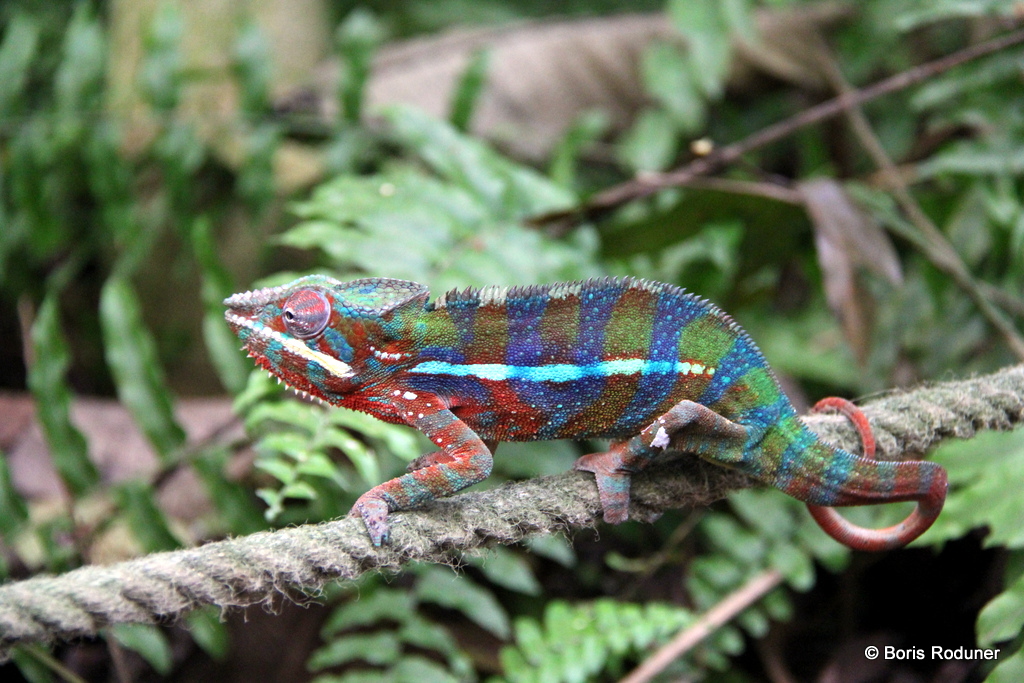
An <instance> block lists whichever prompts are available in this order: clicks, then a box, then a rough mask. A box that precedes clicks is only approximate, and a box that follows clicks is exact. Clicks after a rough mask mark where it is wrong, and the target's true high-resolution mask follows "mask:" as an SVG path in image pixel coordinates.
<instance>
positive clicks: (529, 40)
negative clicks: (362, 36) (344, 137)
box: [283, 5, 848, 161]
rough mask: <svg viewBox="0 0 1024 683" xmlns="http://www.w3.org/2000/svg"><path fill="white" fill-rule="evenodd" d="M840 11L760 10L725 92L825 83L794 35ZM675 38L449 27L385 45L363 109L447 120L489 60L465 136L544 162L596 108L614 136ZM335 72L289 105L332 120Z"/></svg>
mask: <svg viewBox="0 0 1024 683" xmlns="http://www.w3.org/2000/svg"><path fill="white" fill-rule="evenodd" d="M847 13H848V10H847V8H846V7H845V6H843V5H826V6H823V7H821V8H816V9H815V10H814V11H808V10H804V11H801V12H796V11H779V10H760V11H758V12H757V14H756V20H757V28H758V32H759V35H760V39H759V41H758V42H757V43H756V44H737V46H736V47H737V55H736V60H735V62H734V64H733V68H732V71H731V72H730V76H729V87H730V88H733V89H739V88H746V87H750V86H751V84H752V82H753V80H754V78H755V76H756V75H757V74H768V75H771V76H772V77H774V78H777V79H779V80H782V81H785V82H789V83H792V84H794V85H796V86H798V87H805V88H812V89H820V88H823V87H825V81H824V79H823V78H822V77H821V75H820V69H819V68H818V65H817V63H816V58H817V56H816V55H815V54H813V53H810V52H808V51H807V50H805V49H803V48H802V47H801V46H802V45H804V44H805V41H802V40H794V36H800V35H806V34H807V33H808V32H820V31H823V30H825V29H827V28H828V27H829V26H831V25H834V24H835V23H836V22H837V21H838V20H840V19H841V18H843V17H844V16H846V14H847ZM659 40H660V41H678V42H681V40H682V39H681V38H680V37H679V36H678V34H677V33H676V32H675V31H674V30H673V29H672V27H671V26H670V24H669V21H668V20H667V18H666V17H665V16H664V15H663V14H626V15H616V16H610V17H601V18H594V19H578V20H571V21H545V22H525V23H520V24H515V25H512V26H507V27H499V28H482V29H472V30H465V29H462V30H456V31H451V32H448V33H443V34H440V35H437V36H430V37H425V38H418V39H415V40H410V41H406V42H401V43H394V44H391V45H387V46H385V47H384V48H382V49H381V51H380V52H379V53H378V55H377V58H376V59H375V61H374V66H373V71H372V74H371V78H370V82H369V86H368V91H367V104H368V105H369V106H370V107H371V108H372V107H375V106H380V105H387V104H395V103H399V102H401V103H408V104H414V105H415V106H417V107H420V108H422V109H424V110H425V111H427V112H428V113H430V114H431V115H433V116H436V117H439V118H444V117H446V116H447V115H448V113H449V107H450V104H451V101H452V97H453V92H454V89H455V88H456V87H457V85H458V82H459V79H460V77H461V76H462V74H463V73H464V72H465V70H466V68H467V66H468V65H469V63H470V60H471V59H472V57H473V55H474V54H475V53H477V52H478V51H480V50H486V51H487V52H488V55H489V59H488V71H487V85H486V88H485V89H484V91H483V92H482V94H481V96H480V100H479V102H478V104H477V110H476V112H475V113H474V118H473V122H472V130H473V132H474V133H475V134H477V135H481V136H484V137H487V138H489V139H491V140H494V141H496V142H498V143H499V144H501V145H502V146H503V147H504V148H505V149H506V150H507V151H509V152H510V153H511V154H513V155H515V156H517V157H520V158H524V159H530V160H534V161H538V160H542V159H544V158H546V157H547V155H548V154H549V153H550V151H551V149H552V147H553V146H554V145H555V144H556V142H557V141H558V140H559V139H560V137H561V136H562V135H563V134H564V132H565V130H566V129H567V128H568V127H569V126H570V125H572V123H573V122H574V121H575V120H576V119H577V117H579V116H580V115H581V114H583V113H584V112H587V111H591V110H600V111H602V112H603V113H604V114H605V116H606V117H607V118H608V120H609V122H610V124H611V127H612V129H613V130H621V129H623V128H625V127H626V126H627V125H629V123H630V122H631V121H632V119H633V116H634V115H635V114H636V112H637V111H639V109H640V108H641V107H642V106H643V105H644V104H646V103H647V101H648V98H647V94H646V92H645V91H644V88H643V84H642V80H641V77H640V61H641V57H642V55H643V53H644V51H645V50H646V49H647V47H648V46H650V45H651V43H652V42H654V41H659ZM337 79H338V66H337V64H336V63H335V62H333V61H332V62H330V63H327V64H324V65H323V66H322V67H321V68H320V69H319V73H318V75H317V79H316V82H315V85H314V89H313V92H310V90H309V89H303V90H302V91H301V92H298V93H292V94H291V95H290V96H288V97H286V98H284V100H285V104H284V105H283V106H284V108H285V109H294V107H289V106H288V105H287V104H286V102H287V101H288V100H289V98H290V99H291V100H292V101H294V102H303V103H305V104H306V106H307V107H312V110H313V111H316V112H318V113H319V114H320V115H321V116H322V117H324V119H325V120H326V121H331V120H336V117H337V116H338V111H337V102H336V101H335V98H334V95H333V93H335V92H336V83H337Z"/></svg>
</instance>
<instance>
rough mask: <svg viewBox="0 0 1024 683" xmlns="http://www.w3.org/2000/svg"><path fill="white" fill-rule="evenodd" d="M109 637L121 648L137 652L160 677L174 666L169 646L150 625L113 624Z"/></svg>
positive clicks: (165, 639) (164, 637)
mask: <svg viewBox="0 0 1024 683" xmlns="http://www.w3.org/2000/svg"><path fill="white" fill-rule="evenodd" d="M109 630H110V635H111V636H113V637H114V639H115V640H116V641H117V642H118V643H120V644H121V645H122V646H123V647H126V648H128V649H129V650H132V651H134V652H137V653H138V654H139V655H141V656H142V658H143V659H145V660H146V662H147V663H148V664H149V665H150V666H151V667H153V669H154V670H155V671H156V672H157V673H158V674H160V675H162V676H166V675H168V674H169V673H170V672H171V667H172V666H173V665H174V657H173V655H172V653H171V645H170V643H169V642H168V641H167V636H166V635H164V632H163V631H161V630H160V629H159V628H158V627H156V626H152V625H150V624H115V625H113V626H111V627H110V629H109Z"/></svg>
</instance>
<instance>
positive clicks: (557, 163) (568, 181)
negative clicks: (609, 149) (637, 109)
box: [548, 110, 611, 189]
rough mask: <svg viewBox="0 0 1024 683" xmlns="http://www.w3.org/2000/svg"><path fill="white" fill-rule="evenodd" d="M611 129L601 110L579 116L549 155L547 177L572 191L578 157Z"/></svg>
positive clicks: (606, 116) (609, 122) (574, 183)
mask: <svg viewBox="0 0 1024 683" xmlns="http://www.w3.org/2000/svg"><path fill="white" fill-rule="evenodd" d="M610 127H611V121H610V120H609V118H608V115H607V114H606V113H604V112H603V111H601V110H592V111H587V112H584V113H583V114H580V115H579V116H578V117H577V118H576V120H575V121H573V124H572V125H571V126H570V127H569V130H567V131H566V132H565V135H563V136H562V139H561V140H560V141H559V143H558V145H557V146H556V147H555V151H554V152H553V153H552V155H551V163H550V165H549V166H548V175H549V176H551V179H552V180H553V181H555V182H556V183H558V184H559V185H561V186H562V187H567V188H570V189H572V188H573V187H575V185H576V167H577V165H578V163H579V157H580V155H581V154H582V153H583V152H584V151H586V149H587V148H588V147H590V146H591V145H593V144H595V143H596V142H598V141H599V140H600V139H601V137H602V136H604V135H605V134H606V133H607V132H608V130H609V128H610Z"/></svg>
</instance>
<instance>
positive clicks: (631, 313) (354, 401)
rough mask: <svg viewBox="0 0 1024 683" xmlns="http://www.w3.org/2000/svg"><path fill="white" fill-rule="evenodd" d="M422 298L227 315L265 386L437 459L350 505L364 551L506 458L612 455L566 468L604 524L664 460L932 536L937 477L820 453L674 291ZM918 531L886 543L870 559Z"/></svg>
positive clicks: (605, 282)
mask: <svg viewBox="0 0 1024 683" xmlns="http://www.w3.org/2000/svg"><path fill="white" fill-rule="evenodd" d="M428 297H429V293H428V290H427V288H426V287H425V286H423V285H420V284H418V283H415V282H409V281H404V280H392V279H387V278H365V279H361V280H354V281H351V282H340V281H338V280H334V279H333V278H330V277H326V276H322V275H313V276H307V277H305V278H300V279H299V280H296V281H294V282H292V283H290V284H288V285H284V286H280V287H274V288H269V289H263V290H256V291H252V292H245V293H243V294H236V295H234V296H232V297H230V298H229V299H227V300H226V301H225V305H226V306H227V307H228V311H227V313H226V318H227V321H228V324H229V325H230V326H231V328H232V329H233V330H234V332H235V333H236V334H237V335H238V337H239V338H240V339H241V340H242V342H243V344H244V348H245V350H247V351H248V353H249V355H250V356H252V357H253V358H254V359H255V361H256V362H257V364H258V365H260V366H261V367H263V368H264V369H265V370H267V371H268V372H270V373H271V374H272V375H274V376H276V377H278V378H279V379H281V380H283V381H284V382H285V383H287V384H288V385H289V386H291V387H292V388H294V389H296V390H297V391H300V392H303V393H306V394H308V395H311V396H313V397H315V398H317V399H319V400H321V401H323V402H326V403H329V404H331V405H335V406H341V407H347V408H352V409H355V410H361V411H363V412H366V413H369V414H371V415H374V416H375V417H377V418H379V419H381V420H385V421H387V422H392V423H397V424H407V425H410V426H412V427H415V428H416V429H419V430H420V431H422V432H423V433H424V434H425V435H426V436H427V437H428V438H430V440H431V441H432V442H433V443H434V444H435V445H436V446H437V447H438V449H439V450H438V451H437V452H435V453H430V454H427V455H425V456H423V457H421V458H419V459H417V460H416V461H415V463H414V464H413V469H412V471H410V472H409V474H406V475H404V476H402V477H398V478H396V479H393V480H391V481H388V482H385V483H383V484H381V485H379V486H377V487H375V488H373V489H372V490H370V491H368V492H367V493H366V494H364V495H363V496H362V497H361V498H360V499H359V500H358V501H357V502H356V505H355V507H354V509H353V513H354V514H357V515H360V516H362V518H363V520H364V522H365V523H366V526H367V529H368V531H369V533H370V536H371V538H372V540H373V542H374V543H376V544H380V543H382V542H385V541H386V539H387V534H388V523H387V517H388V513H389V512H391V511H394V510H399V509H406V508H409V507H414V506H416V505H420V504H422V503H425V502H428V501H430V500H433V499H435V498H438V497H441V496H446V495H449V494H451V493H454V492H455V491H458V490H460V489H462V488H465V487H466V486H469V485H471V484H473V483H476V482H478V481H481V480H482V479H484V478H485V477H486V476H487V475H488V474H489V472H490V469H491V458H492V454H493V451H494V448H495V447H496V445H497V444H498V443H499V442H501V441H539V440H548V439H560V438H570V439H587V438H594V437H601V438H609V439H612V445H611V448H610V449H609V450H608V451H607V452H604V453H595V454H591V455H588V456H584V457H583V458H581V459H580V461H579V462H578V463H577V466H576V467H577V469H581V470H586V471H590V472H593V473H594V474H595V476H596V478H597V484H598V489H599V491H600V493H601V502H602V506H603V509H604V514H605V519H606V520H607V521H610V522H618V521H622V520H624V519H626V518H627V517H628V505H629V476H630V474H631V473H633V472H636V471H638V470H640V469H642V468H643V467H645V466H646V465H647V464H648V463H649V462H650V461H651V460H652V459H654V458H655V457H657V456H658V455H659V454H660V453H662V452H663V451H664V450H666V449H667V448H673V449H676V450H682V451H687V452H690V453H693V454H695V455H698V456H700V457H702V458H705V459H707V460H709V461H711V462H714V463H717V464H719V465H723V466H725V467H730V468H733V469H736V470H739V471H741V472H744V473H746V474H748V475H750V476H752V477H754V478H756V479H758V480H760V481H762V482H764V483H766V484H769V485H772V486H775V487H776V488H779V489H781V490H782V491H785V492H786V493H788V494H790V495H792V496H794V497H796V498H798V499H800V500H803V501H805V502H807V503H809V504H812V505H817V506H834V505H863V504H872V503H881V502H889V501H899V500H916V501H919V502H920V501H926V507H927V510H926V512H927V514H926V515H925V517H928V516H929V515H930V519H934V515H937V514H938V509H941V501H942V500H943V499H944V494H945V471H944V470H942V468H941V467H939V466H937V465H935V464H934V463H928V462H920V461H908V462H900V463H893V462H877V461H875V460H873V459H871V458H869V457H860V456H857V455H854V454H853V453H850V452H848V451H845V450H842V449H839V448H836V447H834V446H831V445H829V444H827V443H824V442H823V441H821V440H820V439H818V438H817V437H816V436H815V435H814V434H813V433H812V432H811V431H810V430H808V429H807V428H806V427H805V426H804V424H803V422H802V421H801V420H800V419H799V417H798V416H797V414H796V411H795V410H794V409H793V407H792V405H791V404H790V402H789V400H788V399H787V398H786V396H785V394H784V393H783V392H782V390H781V389H780V387H779V384H778V381H777V380H776V378H775V375H774V373H773V372H772V371H771V369H770V368H769V367H768V364H767V362H766V360H765V358H764V356H763V355H762V354H761V352H760V350H758V348H757V346H756V344H755V343H754V342H753V340H752V339H751V338H750V337H749V335H747V333H746V332H744V331H743V330H742V328H740V326H739V325H738V324H736V323H735V322H734V321H733V320H732V318H730V317H729V316H728V315H727V314H725V313H724V312H723V311H721V310H720V309H719V308H717V307H716V306H714V305H713V304H711V303H710V302H708V301H706V300H704V299H701V298H699V297H697V296H694V295H693V294H690V293H688V292H686V291H684V290H682V289H680V288H678V287H676V286H674V285H669V284H663V283H658V282H651V281H647V280H641V279H637V278H599V279H592V280H582V281H576V282H565V283H556V284H550V285H530V286H522V287H484V288H480V289H464V290H461V291H460V290H452V291H449V292H447V293H445V294H443V295H441V296H439V297H437V298H436V299H435V300H434V301H432V302H431V301H429V300H428ZM936 503H937V506H938V507H936ZM925 521H927V524H930V521H929V520H927V519H926V520H925ZM927 524H923V522H920V521H919V522H918V523H916V525H914V526H913V528H906V529H904V530H902V531H896V532H892V531H891V530H887V533H888V538H889V540H888V541H886V543H885V544H881V542H879V545H878V547H894V546H895V545H902V544H904V543H906V542H909V541H910V540H912V539H913V538H914V537H916V535H918V534H920V533H921V532H922V531H923V530H924V528H926V527H927ZM922 527H923V528H922ZM826 530H828V531H829V533H832V534H833V535H834V536H835V537H837V538H838V537H840V536H843V535H844V533H845V532H843V533H840V532H839V527H838V526H834V527H833V528H832V529H828V528H826ZM862 531H863V532H864V533H865V534H867V535H868V536H867V537H866V538H868V539H869V540H870V539H872V538H875V539H877V538H878V536H877V534H876V536H871V534H872V533H875V532H872V531H870V530H862ZM857 533H860V532H857ZM846 535H847V536H849V534H846ZM839 540H848V539H844V538H840V539H839ZM870 545H871V543H870V542H869V543H867V544H864V543H862V544H861V547H868V546H870ZM855 547H856V546H855Z"/></svg>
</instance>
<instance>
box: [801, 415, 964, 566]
mask: <svg viewBox="0 0 1024 683" xmlns="http://www.w3.org/2000/svg"><path fill="white" fill-rule="evenodd" d="M828 409H834V410H837V411H839V412H840V413H842V414H843V415H844V416H845V417H846V418H847V419H849V420H850V422H851V423H853V426H854V428H856V430H857V433H858V434H859V435H860V440H861V446H862V448H861V450H862V452H863V455H862V456H861V457H863V458H865V459H867V460H874V459H875V437H874V434H872V433H871V425H870V424H868V420H867V417H865V415H864V413H863V412H862V411H861V409H860V408H858V407H857V406H855V405H854V404H853V403H851V402H850V401H848V400H846V399H844V398H837V397H835V396H831V397H829V398H823V399H822V400H820V401H818V402H817V403H816V404H815V405H814V408H813V409H812V411H813V412H822V411H825V410H828ZM920 464H921V465H925V464H931V463H920ZM934 468H935V469H936V474H935V476H934V478H933V479H932V481H931V485H930V486H929V487H928V489H927V490H925V491H924V492H921V493H918V494H916V495H913V496H910V497H909V498H906V499H909V500H916V501H917V507H915V508H914V511H913V512H912V513H910V515H909V516H908V517H907V518H906V519H904V520H903V521H902V522H900V523H899V524H896V525H894V526H891V527H887V528H884V529H865V528H864V527H861V526H857V525H856V524H853V523H851V522H849V521H848V520H846V519H844V518H843V517H842V516H841V515H840V514H839V513H838V512H837V511H836V509H835V508H832V507H827V506H822V505H812V504H810V503H808V504H807V510H808V512H810V513H811V517H813V518H814V521H815V522H817V523H818V526H820V527H821V528H822V530H823V531H824V532H825V533H826V534H828V535H829V536H831V537H832V538H834V539H835V540H837V541H839V542H840V543H842V544H843V545H846V546H848V547H850V548H853V549H854V550H866V551H880V550H894V549H896V548H902V547H903V546H905V545H906V544H907V543H910V542H911V541H913V540H914V539H915V538H917V537H918V536H920V535H921V534H923V533H924V532H925V531H926V530H927V529H928V527H930V526H931V525H932V523H933V522H934V521H935V518H936V517H938V516H939V513H940V512H941V511H942V504H943V503H944V502H945V500H946V487H947V477H946V471H945V470H944V469H942V468H941V467H939V466H937V465H935V466H934ZM865 502H867V501H865Z"/></svg>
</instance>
